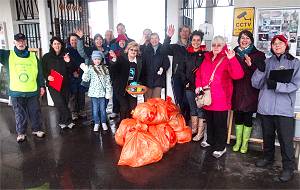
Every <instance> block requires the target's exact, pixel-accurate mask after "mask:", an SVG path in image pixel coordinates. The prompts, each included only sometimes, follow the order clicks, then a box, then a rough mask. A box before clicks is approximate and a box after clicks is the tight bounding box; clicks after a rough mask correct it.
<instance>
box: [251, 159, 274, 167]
mask: <svg viewBox="0 0 300 190" xmlns="http://www.w3.org/2000/svg"><path fill="white" fill-rule="evenodd" d="M273 163H274V161H273V160H266V159H260V160H258V161H257V162H256V163H255V166H256V167H261V168H264V167H267V166H269V165H272V164H273Z"/></svg>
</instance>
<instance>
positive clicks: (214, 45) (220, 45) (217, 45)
mask: <svg viewBox="0 0 300 190" xmlns="http://www.w3.org/2000/svg"><path fill="white" fill-rule="evenodd" d="M211 46H212V47H222V44H212V45H211Z"/></svg>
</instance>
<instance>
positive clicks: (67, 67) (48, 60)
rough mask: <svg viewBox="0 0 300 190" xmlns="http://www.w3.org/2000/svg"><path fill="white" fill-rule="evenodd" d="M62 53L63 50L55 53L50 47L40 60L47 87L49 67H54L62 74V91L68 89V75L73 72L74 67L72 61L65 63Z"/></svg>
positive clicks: (63, 53)
mask: <svg viewBox="0 0 300 190" xmlns="http://www.w3.org/2000/svg"><path fill="white" fill-rule="evenodd" d="M64 55H65V52H62V53H61V54H59V55H56V54H55V52H54V51H53V50H51V49H50V51H49V52H48V53H46V54H45V55H44V56H43V58H42V60H41V62H42V65H43V74H44V78H45V79H46V81H47V86H48V87H49V81H48V76H49V75H50V72H51V69H54V70H55V71H57V72H58V73H60V74H61V75H62V76H63V83H62V87H61V89H62V91H65V90H66V91H69V83H70V78H69V77H70V73H73V71H74V68H73V66H72V65H73V64H72V61H70V62H69V63H66V62H65V61H64V58H63V57H64ZM50 88H51V87H50Z"/></svg>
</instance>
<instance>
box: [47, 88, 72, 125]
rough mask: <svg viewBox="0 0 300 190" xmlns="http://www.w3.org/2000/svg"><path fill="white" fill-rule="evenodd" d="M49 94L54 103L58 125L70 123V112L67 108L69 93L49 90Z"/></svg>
mask: <svg viewBox="0 0 300 190" xmlns="http://www.w3.org/2000/svg"><path fill="white" fill-rule="evenodd" d="M49 92H50V95H51V98H52V100H53V102H54V106H55V107H56V109H57V111H58V114H59V121H58V122H59V123H60V124H66V125H67V124H69V123H71V121H72V118H71V112H70V110H69V108H68V102H69V92H68V91H61V92H57V91H56V90H54V89H52V88H51V87H50V88H49Z"/></svg>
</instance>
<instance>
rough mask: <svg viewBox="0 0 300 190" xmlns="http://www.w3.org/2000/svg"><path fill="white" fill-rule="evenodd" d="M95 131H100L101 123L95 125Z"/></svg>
mask: <svg viewBox="0 0 300 190" xmlns="http://www.w3.org/2000/svg"><path fill="white" fill-rule="evenodd" d="M94 131H95V132H98V131H99V124H95V125H94Z"/></svg>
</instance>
